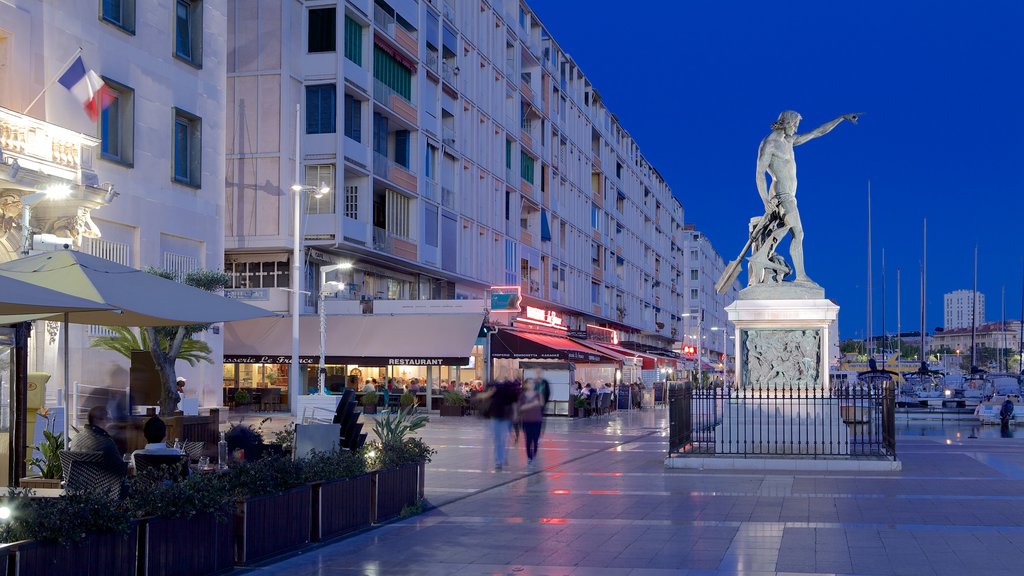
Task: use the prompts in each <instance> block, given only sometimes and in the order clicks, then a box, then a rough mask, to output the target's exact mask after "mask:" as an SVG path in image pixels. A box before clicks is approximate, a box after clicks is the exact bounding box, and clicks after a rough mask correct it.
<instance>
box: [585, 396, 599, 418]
mask: <svg viewBox="0 0 1024 576" xmlns="http://www.w3.org/2000/svg"><path fill="white" fill-rule="evenodd" d="M595 412H597V392H596V391H595V392H591V393H590V396H588V397H587V417H588V418H589V417H590V416H593V415H594V413H595Z"/></svg>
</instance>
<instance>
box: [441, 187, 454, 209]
mask: <svg viewBox="0 0 1024 576" xmlns="http://www.w3.org/2000/svg"><path fill="white" fill-rule="evenodd" d="M441 205H442V206H444V207H445V208H448V209H450V210H454V209H455V190H452V189H451V188H449V187H447V186H442V187H441Z"/></svg>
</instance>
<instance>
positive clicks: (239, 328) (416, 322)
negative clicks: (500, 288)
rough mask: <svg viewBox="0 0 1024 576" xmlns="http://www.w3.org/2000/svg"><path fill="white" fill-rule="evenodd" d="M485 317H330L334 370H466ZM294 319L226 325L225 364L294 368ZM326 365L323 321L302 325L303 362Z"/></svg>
mask: <svg viewBox="0 0 1024 576" xmlns="http://www.w3.org/2000/svg"><path fill="white" fill-rule="evenodd" d="M483 320H484V317H483V315H482V314H396V315H383V314H381V315H373V314H366V315H348V316H341V315H337V316H328V317H327V331H326V334H327V345H326V354H325V356H326V358H325V361H326V363H328V364H359V365H361V366H465V365H466V364H468V363H469V355H470V352H471V351H472V349H473V345H474V344H476V338H477V334H478V333H479V332H480V325H481V324H483ZM291 353H292V331H291V319H290V318H260V319H257V320H246V321H242V322H230V323H227V324H225V325H224V361H225V362H238V363H243V364H254V363H260V364H288V363H290V362H291ZM319 360H320V321H319V318H318V317H316V316H303V317H302V318H300V320H299V362H301V363H303V364H315V363H317V362H319Z"/></svg>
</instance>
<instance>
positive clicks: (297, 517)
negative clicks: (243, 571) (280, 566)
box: [235, 485, 310, 564]
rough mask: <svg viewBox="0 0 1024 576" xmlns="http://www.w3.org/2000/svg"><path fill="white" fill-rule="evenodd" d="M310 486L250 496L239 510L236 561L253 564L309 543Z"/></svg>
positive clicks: (239, 506)
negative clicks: (278, 492)
mask: <svg viewBox="0 0 1024 576" xmlns="http://www.w3.org/2000/svg"><path fill="white" fill-rule="evenodd" d="M309 504H310V487H309V485H306V486H298V487H296V488H292V489H291V490H288V491H287V492H281V493H280V494H268V495H266V496H256V497H254V498H247V499H245V500H242V501H241V502H239V503H238V508H237V510H236V511H235V564H251V563H253V562H258V561H260V560H263V559H266V558H270V557H271V556H276V555H278V554H282V553H284V552H287V551H289V550H294V549H296V548H299V547H300V546H303V545H304V544H306V543H307V542H309V526H310V520H309V516H310V514H309Z"/></svg>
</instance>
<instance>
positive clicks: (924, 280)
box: [921, 218, 928, 362]
mask: <svg viewBox="0 0 1024 576" xmlns="http://www.w3.org/2000/svg"><path fill="white" fill-rule="evenodd" d="M923 238H924V243H923V246H924V249H923V250H924V252H923V253H924V260H922V263H921V360H922V361H924V362H927V361H928V354H927V351H926V350H925V347H924V346H925V342H926V340H927V338H928V337H927V334H928V331H927V329H926V328H925V326H927V325H928V315H927V313H926V312H927V310H928V299H927V298H926V297H925V295H926V294H928V219H927V218H925V219H924V233H923Z"/></svg>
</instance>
